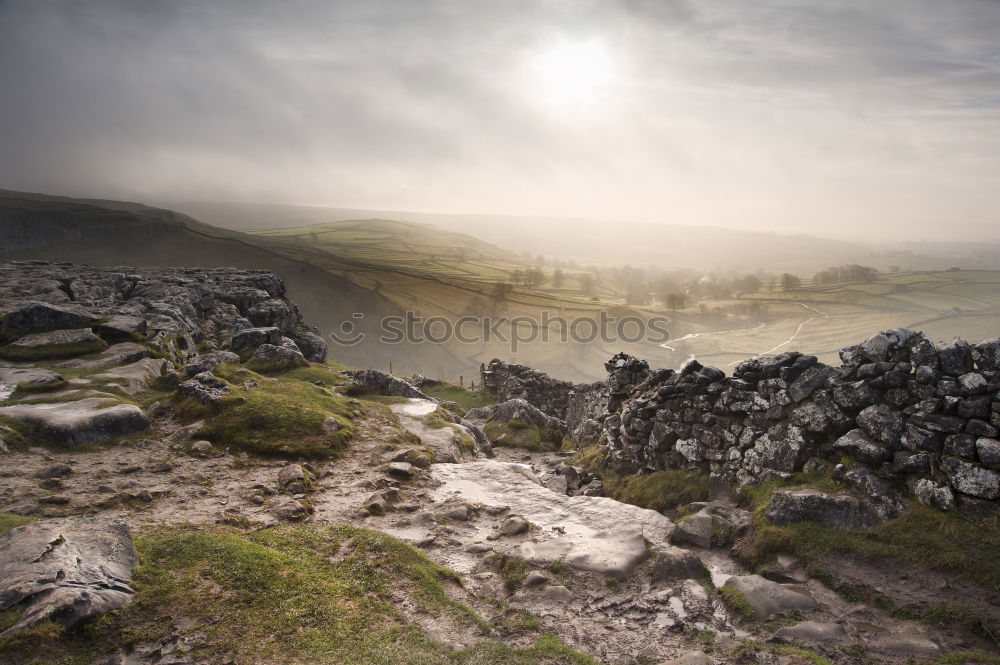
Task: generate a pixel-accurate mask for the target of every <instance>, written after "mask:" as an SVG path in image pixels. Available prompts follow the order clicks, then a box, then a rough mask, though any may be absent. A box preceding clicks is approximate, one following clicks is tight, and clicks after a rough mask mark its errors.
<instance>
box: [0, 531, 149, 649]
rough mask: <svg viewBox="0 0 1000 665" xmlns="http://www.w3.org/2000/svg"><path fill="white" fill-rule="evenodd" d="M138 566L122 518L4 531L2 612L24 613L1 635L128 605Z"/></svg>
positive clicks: (1, 547)
mask: <svg viewBox="0 0 1000 665" xmlns="http://www.w3.org/2000/svg"><path fill="white" fill-rule="evenodd" d="M138 564H139V556H138V555H137V554H136V551H135V547H134V546H133V545H132V538H131V536H130V535H129V530H128V526H126V525H125V523H124V522H121V521H113V520H108V519H102V518H94V517H86V518H72V517H70V518H62V519H54V520H46V521H42V522H32V523H31V524H26V525H24V526H21V527H17V528H16V529H11V530H10V531H8V532H7V533H5V534H2V535H0V611H4V610H8V609H10V608H16V609H18V610H20V616H19V617H18V619H17V621H16V622H15V623H14V625H12V626H11V627H10V628H8V629H7V630H6V631H4V632H3V633H2V634H3V635H10V634H13V633H17V632H20V631H22V630H25V629H27V628H30V627H31V626H33V625H35V624H36V623H39V622H40V621H45V620H46V619H51V620H53V621H57V622H59V623H61V624H62V625H64V626H66V627H67V628H69V627H72V626H75V625H77V624H79V623H81V622H84V621H88V620H90V619H94V618H96V617H98V616H101V615H102V614H105V613H106V612H110V611H111V610H117V609H120V608H122V607H124V606H125V603H127V602H128V600H129V597H130V596H131V594H132V593H133V591H132V589H131V588H130V587H129V582H131V581H132V569H133V568H134V567H135V566H137V565H138Z"/></svg>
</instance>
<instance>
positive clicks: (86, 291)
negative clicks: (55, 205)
mask: <svg viewBox="0 0 1000 665" xmlns="http://www.w3.org/2000/svg"><path fill="white" fill-rule="evenodd" d="M284 293H285V287H284V285H283V284H282V282H281V280H280V279H279V278H278V277H277V276H275V275H274V274H272V273H270V272H267V271H263V270H238V269H234V268H222V269H211V270H201V269H192V268H155V269H145V268H143V269H138V268H94V267H91V266H83V265H75V264H68V263H59V264H53V263H49V262H44V261H25V262H21V261H10V262H0V315H2V316H3V323H2V326H0V400H6V401H7V402H8V405H5V406H2V407H0V415H2V416H5V417H9V418H13V419H15V420H19V421H22V422H25V423H28V424H31V425H33V426H36V427H38V428H39V429H40V431H41V432H42V433H43V434H45V435H46V436H48V437H49V438H50V439H52V440H54V441H57V442H60V443H64V444H68V445H69V444H80V443H97V442H101V441H106V440H108V439H111V438H114V437H117V436H122V435H125V434H128V433H130V432H134V431H141V430H143V429H145V428H146V427H148V426H149V420H148V418H147V417H146V415H145V414H144V413H143V412H142V410H141V409H139V407H137V406H135V405H133V404H129V403H126V402H123V401H121V400H118V399H117V398H115V396H114V395H111V394H108V393H106V392H101V391H96V390H92V389H90V388H88V387H87V386H88V385H89V384H90V381H89V380H87V379H80V378H77V379H70V380H67V379H66V378H65V377H64V376H63V375H62V374H61V373H60V372H61V371H62V370H61V368H63V367H65V368H73V369H90V370H94V369H96V368H104V369H103V371H102V372H101V373H99V374H94V375H93V377H92V378H95V379H110V380H121V381H124V382H125V385H124V386H123V387H122V388H121V390H122V391H124V392H126V393H129V394H133V393H134V392H137V391H140V390H144V389H146V387H147V383H148V382H149V381H151V380H154V379H157V378H158V377H160V376H161V375H163V374H170V376H171V377H173V378H174V379H175V383H177V384H179V385H178V391H179V392H180V393H181V394H182V395H187V396H190V397H193V398H194V399H197V400H198V401H200V402H203V403H211V402H214V401H216V400H218V399H219V398H221V397H222V396H223V395H225V394H227V393H228V392H229V391H230V389H229V387H228V384H227V383H226V382H225V381H223V380H221V379H219V378H218V377H216V376H214V375H213V374H212V371H213V370H214V369H215V368H216V367H217V366H218V365H219V364H220V363H223V362H229V363H239V362H240V361H241V360H249V361H251V366H254V367H266V368H277V367H288V366H295V365H304V364H306V359H309V360H314V361H322V360H324V359H325V357H326V344H325V342H324V341H323V339H322V337H320V336H319V334H318V333H317V332H316V331H315V329H312V328H308V327H306V326H305V325H303V323H302V317H301V315H300V313H299V310H298V308H297V307H296V306H295V304H294V303H292V302H290V301H289V300H286V299H285V298H284ZM222 347H230V348H231V349H232V350H223V348H222ZM36 362H40V363H45V364H46V365H47V366H46V367H41V366H38V365H35V364H33V363H36ZM62 387H66V388H67V390H65V391H62V392H52V391H53V390H56V389H58V388H62ZM15 388H21V392H22V393H23V392H25V391H39V390H43V389H44V390H45V392H41V393H39V394H37V395H30V396H27V397H25V396H24V395H21V397H20V398H18V399H17V403H10V402H11V401H13V398H12V395H14V390H15ZM49 400H51V402H50V401H49Z"/></svg>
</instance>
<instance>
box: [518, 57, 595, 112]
mask: <svg viewBox="0 0 1000 665" xmlns="http://www.w3.org/2000/svg"><path fill="white" fill-rule="evenodd" d="M531 65H532V70H533V72H534V74H535V79H536V81H535V83H536V85H537V86H538V90H537V93H536V95H537V98H538V99H539V100H540V101H541V102H542V103H543V104H544V105H545V106H547V107H549V108H551V109H553V110H556V111H578V110H585V109H588V108H593V107H596V106H597V105H599V104H600V103H601V102H602V101H603V100H604V98H605V97H606V95H607V92H608V89H609V87H610V86H611V84H612V82H613V80H614V71H613V67H612V61H611V57H610V56H609V54H608V50H607V48H606V47H605V45H604V42H603V41H601V40H599V39H591V40H588V41H562V42H559V43H557V44H553V45H551V46H550V47H548V48H547V49H545V50H543V51H541V52H539V53H538V54H537V55H536V56H535V57H534V59H533V60H532V63H531Z"/></svg>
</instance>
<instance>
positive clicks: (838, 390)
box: [484, 329, 1000, 510]
mask: <svg viewBox="0 0 1000 665" xmlns="http://www.w3.org/2000/svg"><path fill="white" fill-rule="evenodd" d="M840 357H841V360H842V365H841V366H839V367H833V366H830V365H825V364H823V363H820V362H818V361H817V359H816V357H815V356H809V355H803V354H801V353H797V352H788V353H782V354H780V355H776V356H765V357H760V358H753V359H750V360H747V361H744V362H742V363H740V364H739V365H737V366H736V368H735V370H734V371H733V374H732V376H727V375H726V374H725V372H723V371H722V370H720V369H718V368H715V367H704V366H702V365H701V364H700V363H699V362H698V361H697V360H692V361H689V362H688V363H687V364H685V365H684V366H683V367H682V368H681V369H680V370H678V371H674V370H664V369H659V370H650V369H649V368H648V367H647V366H646V363H645V361H641V360H637V359H635V358H632V357H631V356H627V355H624V354H619V355H617V356H615V357H614V358H612V359H611V361H609V362H608V363H606V365H605V367H606V368H607V369H608V372H609V378H608V380H607V381H605V382H602V383H599V384H592V385H589V386H567V385H565V382H559V381H555V380H552V379H549V378H548V377H546V376H545V375H540V373H537V372H534V370H530V371H526V369H527V368H522V367H521V366H516V365H506V364H504V363H501V362H500V361H497V360H495V361H492V362H491V363H490V365H489V368H490V372H491V374H490V376H494V377H503V381H502V382H500V383H499V384H495V385H498V386H499V387H500V388H501V389H502V390H518V389H520V390H521V391H522V394H521V395H520V396H521V397H523V398H524V399H526V400H528V401H529V402H532V400H533V399H535V398H537V399H539V401H537V402H532V403H534V404H535V405H536V406H538V407H539V408H541V409H542V410H543V411H544V410H546V408H547V407H549V408H551V405H557V406H563V405H564V406H563V408H564V410H563V411H561V412H555V413H554V415H558V417H561V418H564V419H565V420H566V421H567V425H568V427H569V430H570V432H571V436H573V437H574V439H575V440H576V442H577V443H586V442H587V441H588V440H589V441H597V442H599V443H601V444H602V445H604V446H605V448H606V450H607V453H608V460H609V462H610V463H611V464H612V465H613V466H614V467H616V468H617V469H618V470H619V471H620V472H625V473H632V472H637V471H644V470H645V471H656V470H660V469H666V468H690V469H703V470H705V471H706V472H708V473H711V474H712V475H713V476H715V477H718V478H721V479H724V480H726V481H729V482H733V483H737V484H746V483H750V482H754V481H757V480H762V479H767V478H771V477H776V476H777V477H783V476H785V477H786V476H788V475H790V474H792V473H794V472H797V471H801V470H802V469H803V468H804V467H805V466H806V465H807V463H809V462H810V461H811V460H823V461H825V462H827V463H831V464H838V463H843V464H844V466H842V467H840V468H839V470H838V472H839V473H841V474H844V473H847V474H848V477H849V478H855V479H856V480H857V482H855V483H853V484H854V485H856V486H857V487H856V488H857V489H859V490H860V491H862V492H863V493H864V492H866V491H867V492H868V493H869V494H873V493H877V492H882V491H884V489H885V488H886V487H888V486H891V487H896V488H900V489H903V488H905V489H908V490H909V491H910V492H912V493H913V494H915V495H916V496H917V498H919V499H920V500H921V501H924V502H926V503H930V504H934V505H937V506H939V507H942V508H951V507H953V506H954V505H955V503H956V501H957V502H959V503H961V504H963V505H964V506H965V507H968V508H978V509H987V510H993V509H995V508H996V506H997V504H998V500H1000V340H997V339H993V340H988V341H985V342H982V343H980V344H975V345H973V344H970V343H968V342H965V341H962V340H957V339H956V340H954V341H952V342H950V343H947V344H941V345H937V344H935V343H934V342H933V341H932V340H931V339H930V338H929V337H928V336H927V335H925V334H923V333H919V332H915V331H912V330H908V329H897V330H889V331H885V332H882V333H879V334H877V335H875V336H873V337H871V338H869V339H868V340H865V341H864V342H863V343H861V344H858V345H855V346H851V347H847V348H845V349H843V350H841V352H840ZM485 376H486V375H485V373H484V385H485V386H487V387H489V386H490V383H489V382H488V381H486V380H485ZM522 377H524V379H522ZM521 386H524V388H521ZM848 470H849V471H848ZM866 486H867V487H868V489H867V490H866ZM876 486H877V488H876Z"/></svg>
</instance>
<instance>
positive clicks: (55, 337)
mask: <svg viewBox="0 0 1000 665" xmlns="http://www.w3.org/2000/svg"><path fill="white" fill-rule="evenodd" d="M107 346H108V345H107V343H106V342H105V341H104V340H102V339H101V338H100V337H98V336H97V335H95V334H94V333H93V332H92V331H91V330H90V329H89V328H77V329H73V330H53V331H51V332H43V333H34V334H32V335H25V336H24V337H20V338H18V339H16V340H14V341H13V342H11V343H10V344H8V345H7V346H4V347H2V348H0V356H2V357H7V358H12V359H15V360H17V359H20V358H22V357H30V358H67V357H72V356H78V355H83V354H85V353H93V352H95V351H101V350H103V349H105V348H107Z"/></svg>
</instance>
